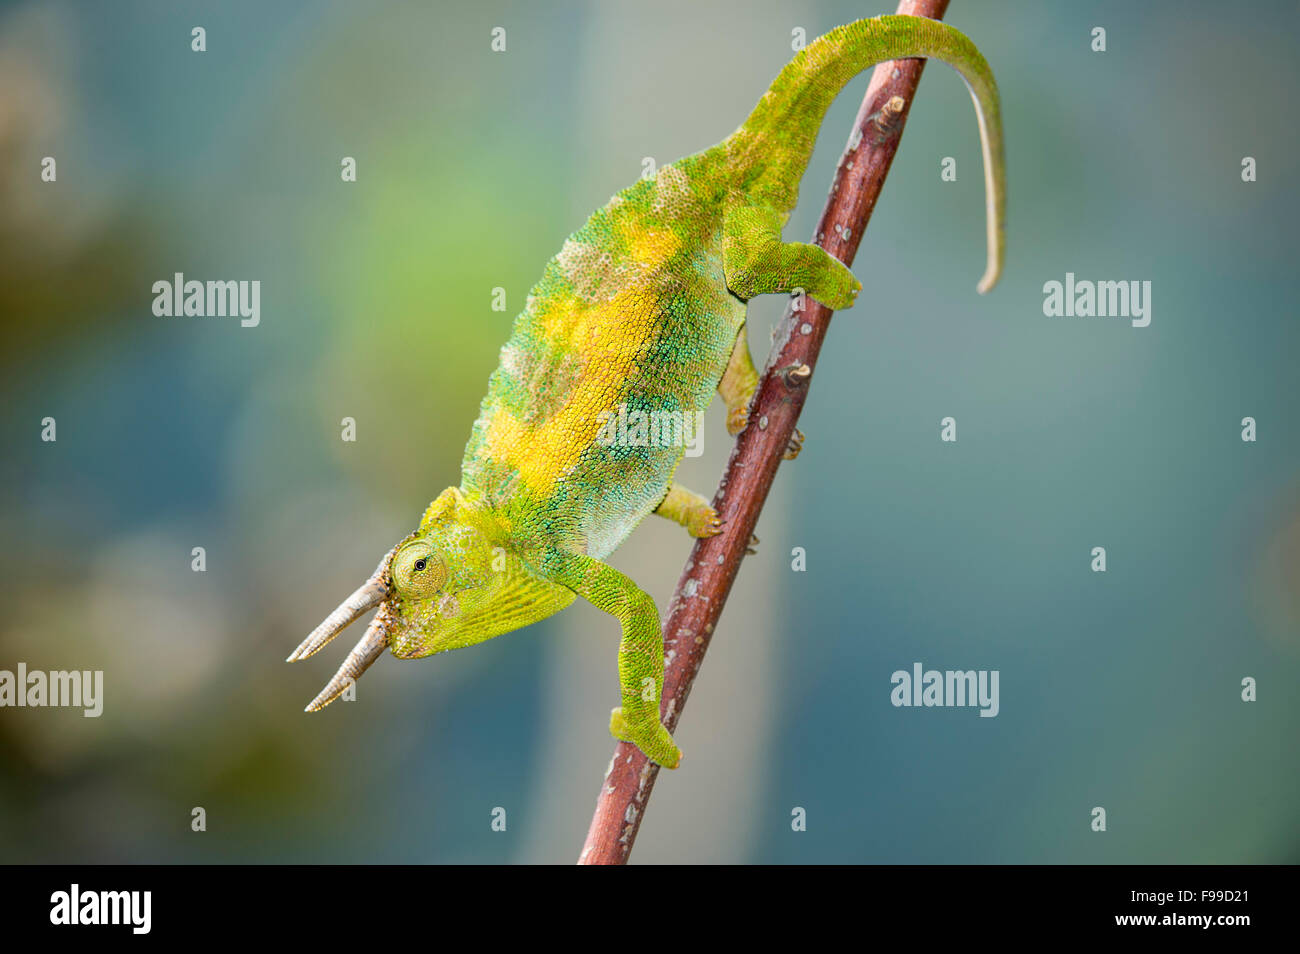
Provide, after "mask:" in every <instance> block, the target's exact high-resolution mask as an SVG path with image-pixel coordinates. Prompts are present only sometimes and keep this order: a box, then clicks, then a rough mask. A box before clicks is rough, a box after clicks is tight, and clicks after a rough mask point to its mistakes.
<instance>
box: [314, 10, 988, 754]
mask: <svg viewBox="0 0 1300 954" xmlns="http://www.w3.org/2000/svg"><path fill="white" fill-rule="evenodd" d="M914 56H922V57H932V58H935V59H938V60H941V61H943V62H946V63H949V64H951V65H952V66H953V67H955V68H956V69H957V71H958V72H959V73H961V75H962V76H963V77H964V78H965V79H966V81H967V84H968V86H969V87H970V89H971V93H972V97H973V98H974V100H975V105H976V111H977V114H978V116H979V120H980V134H981V142H982V144H983V148H984V163H985V177H986V184H987V191H988V218H989V260H988V270H987V272H986V274H985V276H984V278H983V280H982V281H981V283H980V291H985V290H987V289H988V288H989V287H991V286H992V284H993V283H994V282H995V281H996V279H997V275H998V272H999V270H1000V267H1001V260H1002V213H1003V174H1002V145H1001V124H1000V119H999V111H998V99H997V90H996V87H995V85H994V82H993V77H992V75H991V73H990V72H989V68H988V65H987V64H986V63H985V61H984V58H983V56H981V55H980V53H979V51H978V50H976V49H975V47H974V45H973V44H972V43H971V42H970V41H969V40H968V39H966V37H964V36H963V35H962V34H961V33H959V32H957V31H956V30H954V29H953V28H952V27H949V26H947V25H945V24H943V23H940V22H938V21H932V20H925V19H920V18H916V17H901V16H888V17H880V18H877V19H874V20H860V21H858V22H856V23H851V24H848V25H847V26H843V27H840V28H838V29H836V30H833V31H832V32H830V33H828V34H827V35H826V36H824V37H822V38H821V39H819V40H817V41H816V42H814V43H812V44H810V45H809V46H808V47H807V48H806V49H804V50H802V51H801V52H800V53H799V54H798V55H797V56H796V57H795V58H794V59H793V60H792V61H791V63H790V64H789V65H788V66H786V68H785V69H784V70H782V71H781V73H780V75H779V76H778V77H777V78H776V81H775V82H774V83H773V84H772V87H771V89H769V90H768V92H767V93H766V94H765V95H764V96H763V98H762V100H761V101H760V102H759V104H758V106H757V107H756V108H755V109H754V111H753V113H752V114H751V115H750V116H749V118H748V119H747V120H746V121H745V123H744V125H742V126H741V127H740V128H739V129H738V130H737V131H736V132H735V133H733V134H732V135H731V136H729V137H727V139H725V140H724V141H723V142H722V143H720V144H719V145H717V146H714V147H713V148H711V149H707V150H705V151H704V152H701V153H697V154H695V155H693V156H688V157H686V158H685V159H681V160H679V161H678V162H674V163H672V164H671V165H667V166H663V167H662V168H660V169H659V171H658V173H657V174H656V175H655V176H654V178H653V179H644V180H642V181H640V182H638V183H637V184H636V185H634V186H632V187H631V188H629V189H625V190H624V191H623V192H620V193H619V194H618V195H616V196H614V198H613V199H611V200H610V202H609V203H608V204H607V205H606V206H605V207H604V208H602V209H600V210H599V211H597V212H596V213H595V214H594V215H592V216H591V218H590V219H589V220H588V221H587V223H586V224H585V225H584V226H583V227H582V228H580V229H579V230H578V231H577V232H575V233H574V234H573V235H572V236H571V237H570V238H569V240H568V241H567V242H565V244H564V247H563V248H562V249H561V250H560V253H559V255H557V256H556V257H555V258H554V259H552V260H551V261H550V262H549V263H548V264H547V266H546V269H545V271H544V273H543V275H542V279H541V281H540V282H538V284H537V285H536V287H534V288H533V290H532V293H531V294H530V295H529V297H528V301H527V304H526V305H525V307H524V310H523V312H522V314H520V315H519V317H518V319H517V320H516V322H515V327H514V333H513V334H512V335H511V336H510V340H509V341H507V342H506V344H505V346H504V347H503V348H502V349H501V363H500V366H499V367H498V368H497V370H496V371H495V373H493V375H492V378H491V381H490V382H489V387H488V393H487V396H486V397H485V398H484V400H483V404H482V409H481V412H480V414H479V417H478V420H477V421H476V422H475V423H474V428H473V432H472V434H471V436H470V440H469V444H468V446H467V447H466V449H465V459H464V462H463V465H462V482H461V486H460V487H459V488H454V487H453V488H449V489H448V490H446V491H445V492H443V493H442V494H441V495H440V496H439V497H438V498H437V499H436V500H435V501H434V502H433V503H432V504H431V505H430V506H429V508H428V510H427V511H426V512H425V514H424V518H423V519H422V520H421V521H420V526H419V528H418V529H417V530H416V531H415V532H414V533H413V534H412V535H411V536H410V537H408V538H407V539H406V540H404V541H403V542H402V543H401V544H399V545H398V547H396V548H394V551H392V552H390V554H389V555H388V556H387V557H386V558H385V560H384V561H383V562H382V563H381V564H380V566H379V568H378V569H377V570H376V573H375V575H374V576H373V577H372V578H371V580H370V581H369V582H368V583H367V585H366V586H365V587H363V588H362V590H359V591H358V593H357V594H356V595H354V597H352V598H351V600H350V602H349V603H345V604H344V606H342V607H340V609H339V610H338V611H336V613H335V614H334V615H333V616H331V618H330V619H329V620H327V621H326V623H325V624H322V626H321V627H319V628H318V630H317V632H316V633H313V634H312V636H310V637H308V640H307V642H305V643H304V644H303V646H302V647H301V648H300V649H299V651H298V652H297V653H295V655H294V656H293V657H290V658H291V659H293V658H302V657H303V656H306V655H310V654H311V653H312V652H315V651H316V650H317V649H319V648H320V646H322V645H324V643H325V642H327V641H328V640H329V639H330V638H332V636H333V635H334V634H335V633H336V632H337V631H338V630H339V629H341V628H342V626H343V625H346V623H347V622H350V621H351V619H353V618H355V617H356V616H357V615H359V614H360V612H363V611H364V609H366V608H369V607H371V606H374V605H378V606H379V610H380V611H379V613H378V614H377V616H376V618H375V621H374V622H373V623H372V624H371V627H370V630H369V631H368V632H367V635H366V637H365V638H363V640H362V642H361V643H360V644H358V646H357V648H356V650H354V651H353V654H352V655H351V656H350V657H349V659H348V662H347V663H345V665H344V667H343V669H342V670H340V673H339V675H338V676H336V677H335V680H334V682H332V683H331V684H330V686H328V687H326V690H325V691H324V692H322V693H321V695H320V696H319V697H318V698H317V699H316V701H315V702H314V703H313V704H312V706H310V707H309V709H317V708H320V707H321V706H323V705H325V704H327V703H328V702H329V701H331V700H332V699H333V698H335V697H336V696H337V695H338V694H339V693H341V692H342V691H343V689H345V688H346V687H347V685H348V684H350V682H351V681H352V680H353V679H355V677H356V676H357V675H359V674H360V672H361V671H363V670H364V669H365V667H366V666H368V665H369V664H370V662H371V661H372V660H373V659H374V658H375V657H376V656H377V655H378V654H379V653H380V652H382V650H383V649H384V648H385V647H387V648H389V649H391V651H392V653H393V655H394V656H397V657H399V658H403V659H413V658H418V657H422V656H427V655H430V654H432V653H437V652H443V651H445V650H448V649H456V648H459V647H461V646H468V645H472V644H474V643H478V642H482V641H483V640H485V639H489V638H491V637H493V636H497V635H500V634H501V633H504V632H508V631H510V630H513V629H517V628H519V627H521V626H524V625H527V624H528V623H532V622H535V621H537V620H539V619H543V618H545V617H547V616H550V615H552V614H553V613H555V612H558V611H559V610H560V609H563V608H564V607H565V606H567V605H568V604H569V603H570V602H572V601H573V599H574V598H575V596H582V597H584V598H585V599H587V600H589V601H590V602H591V603H592V604H594V605H595V606H597V607H599V608H600V609H602V610H604V611H605V612H607V613H610V614H611V615H613V616H615V617H616V618H617V619H618V620H619V622H620V623H621V624H622V629H623V639H622V642H621V644H620V646H619V653H618V668H619V681H620V684H621V686H622V703H623V704H622V706H621V707H620V708H618V709H615V710H614V712H613V714H612V717H611V720H610V729H611V732H612V733H613V734H614V735H615V736H616V737H618V738H620V739H624V740H626V741H629V742H633V743H634V744H636V745H637V746H638V747H639V748H640V749H641V750H642V751H643V752H644V753H645V754H646V755H647V756H648V757H649V758H651V759H653V760H654V761H655V762H658V763H659V764H661V765H663V766H666V767H668V768H674V767H676V765H677V764H678V761H679V759H680V758H681V752H680V750H679V749H678V748H677V746H676V745H675V744H674V743H673V740H672V738H671V737H670V736H669V734H668V731H667V729H665V728H664V726H663V725H662V723H661V721H660V714H659V708H660V693H661V690H662V687H663V666H664V660H663V642H662V638H661V635H660V629H659V615H658V612H657V611H656V608H655V604H654V601H653V600H652V599H651V598H650V597H649V596H648V595H647V594H646V593H645V592H643V591H642V590H641V589H640V588H638V587H637V585H636V584H635V583H633V582H632V580H630V579H629V578H628V577H626V576H624V575H623V574H622V573H620V572H619V571H618V570H616V569H614V568H613V567H611V566H609V565H608V564H606V563H604V562H602V561H603V560H604V558H605V557H606V556H607V555H608V554H609V553H611V552H612V551H613V550H614V549H615V548H616V547H618V545H619V544H620V543H622V541H623V540H624V539H625V538H626V537H627V535H628V534H629V533H630V532H631V531H632V529H633V528H634V527H636V525H637V524H638V523H640V521H641V520H642V519H643V518H644V517H645V516H646V515H647V514H649V513H651V512H656V511H657V512H659V513H660V514H662V515H664V516H666V517H668V518H670V519H673V520H676V521H677V522H679V523H681V524H682V525H684V526H685V527H687V529H688V530H689V531H690V532H691V533H692V534H693V535H695V536H709V535H712V534H714V533H717V532H719V531H720V526H719V523H718V519H717V514H716V513H715V512H714V511H713V510H712V508H711V507H710V506H709V505H708V503H707V502H706V501H705V500H704V499H703V498H702V497H700V496H699V495H698V494H694V493H692V492H690V491H688V490H685V489H684V488H681V487H678V486H675V485H674V484H673V483H672V477H673V473H674V471H675V470H676V467H677V464H678V462H679V461H680V460H681V458H682V455H683V448H682V446H681V445H680V444H675V443H671V442H669V443H665V442H664V441H662V440H661V441H659V442H658V443H657V444H655V443H653V442H650V443H649V446H624V444H620V443H618V442H615V443H612V444H611V443H610V441H609V439H608V432H606V431H603V430H602V428H603V427H604V425H605V423H606V420H607V419H606V417H605V416H603V415H602V412H605V413H606V414H608V413H615V414H617V413H618V409H619V407H620V406H624V407H626V409H627V410H628V413H631V412H634V411H637V410H640V411H644V412H646V413H647V414H649V413H652V412H657V413H659V414H663V413H665V412H669V413H675V414H681V415H686V416H687V417H688V419H689V420H698V419H699V415H700V414H702V413H703V411H704V410H705V408H706V407H707V406H708V404H709V402H710V400H711V399H712V396H713V394H714V392H715V390H716V391H720V392H721V393H722V395H723V397H724V399H725V400H726V402H727V405H728V410H729V415H728V429H729V430H730V431H732V433H737V432H739V430H740V429H742V428H743V426H744V423H745V414H746V408H747V407H748V404H749V400H750V398H751V397H752V395H753V391H754V388H755V386H756V384H757V381H758V375H757V373H756V371H755V370H754V367H753V363H752V361H751V360H750V357H749V349H748V345H747V344H746V341H745V336H744V323H745V308H746V302H747V301H748V300H749V299H750V298H753V297H754V296H755V295H762V294H777V293H788V292H790V291H792V290H794V289H796V288H802V289H803V290H805V291H806V292H807V293H808V294H810V295H812V296H813V297H814V298H816V299H818V300H819V301H821V302H822V303H824V304H825V305H827V306H829V307H831V308H834V309H842V308H847V307H849V306H850V305H852V304H853V301H854V298H855V296H856V295H857V293H858V291H859V290H860V288H861V286H860V285H859V283H858V282H857V281H856V280H855V279H854V277H853V275H852V274H851V273H850V272H849V270H848V269H847V268H846V267H845V266H844V265H843V264H841V263H840V262H838V261H836V260H835V259H834V258H832V257H831V256H830V255H829V254H827V253H826V252H825V251H823V250H822V249H821V248H818V247H817V246H814V245H806V244H803V243H797V242H794V243H788V242H783V241H782V239H781V229H782V226H783V225H784V224H785V222H786V220H787V218H788V217H789V214H790V212H791V210H792V209H793V208H794V205H795V201H796V199H797V195H798V188H799V181H800V179H801V178H802V176H803V172H804V169H805V167H806V166H807V163H808V160H809V157H810V156H811V154H812V149H813V144H814V142H815V140H816V137H817V132H818V129H819V127H820V125H821V122H822V118H823V117H824V116H825V114H826V110H827V108H828V107H829V106H830V103H831V101H832V100H833V99H834V98H835V96H836V94H838V93H839V91H840V90H841V89H842V88H843V87H844V85H845V84H846V83H848V81H849V80H850V79H852V78H853V77H854V76H855V75H857V74H858V73H859V72H861V71H862V70H864V69H866V68H868V67H870V66H872V65H874V64H876V63H879V62H882V61H885V60H892V59H898V58H901V57H914ZM633 420H635V418H633ZM625 443H626V444H646V443H647V442H644V441H638V440H636V439H635V436H634V438H633V439H632V440H630V441H627V442H625Z"/></svg>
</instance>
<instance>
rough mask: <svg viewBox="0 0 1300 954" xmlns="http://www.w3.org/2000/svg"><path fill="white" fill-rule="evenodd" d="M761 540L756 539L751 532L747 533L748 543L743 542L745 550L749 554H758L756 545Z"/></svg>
mask: <svg viewBox="0 0 1300 954" xmlns="http://www.w3.org/2000/svg"><path fill="white" fill-rule="evenodd" d="M762 542H763V541H762V540H760V539H758V537H757V536H755V535H754V534H752V533H751V534H750V535H749V543H747V544H745V552H746V553H748V554H749V555H750V556H756V555H757V554H758V545H759V544H760V543H762Z"/></svg>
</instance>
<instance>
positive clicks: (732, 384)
mask: <svg viewBox="0 0 1300 954" xmlns="http://www.w3.org/2000/svg"><path fill="white" fill-rule="evenodd" d="M757 390H758V369H757V368H755V367H754V359H753V358H751V357H750V356H749V336H748V335H747V334H745V326H744V325H741V327H740V331H738V332H737V333H736V344H735V347H733V348H732V349H731V359H730V360H729V361H728V362H727V370H726V371H725V372H723V375H722V380H721V381H719V382H718V393H719V394H720V395H722V400H723V401H725V402H726V404H727V433H728V434H730V435H731V436H732V437H735V436H736V435H737V434H739V433H740V432H741V431H743V430H744V429H745V423H746V421H748V419H749V402H750V400H752V399H753V397H754V392H755V391H757Z"/></svg>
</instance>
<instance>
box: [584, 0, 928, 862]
mask: <svg viewBox="0 0 1300 954" xmlns="http://www.w3.org/2000/svg"><path fill="white" fill-rule="evenodd" d="M947 7H948V0H902V2H900V3H899V5H898V12H899V13H907V14H912V15H914V16H925V17H931V18H932V19H936V20H937V19H941V18H942V17H943V14H944V11H945V10H946V9H947ZM924 66H925V61H924V60H919V59H911V60H895V61H893V62H890V63H882V64H880V65H879V66H877V67H876V69H875V72H874V73H873V74H872V77H871V85H870V86H869V87H868V88H867V95H866V98H865V99H864V100H863V101H862V108H861V109H860V110H859V111H858V117H857V120H856V121H855V122H854V125H853V133H852V135H851V136H850V137H849V144H848V147H847V148H846V150H845V152H844V156H843V157H842V158H841V159H840V164H839V168H838V169H837V170H836V173H835V181H834V185H833V186H832V187H831V193H830V197H829V198H828V199H827V201H826V208H825V209H824V210H823V212H822V216H821V220H820V221H819V222H818V223H817V234H816V237H815V240H816V242H817V244H818V245H820V246H821V247H822V248H824V249H826V250H827V251H828V252H830V253H831V254H832V255H834V256H835V257H836V258H838V259H839V260H840V261H842V262H845V263H846V264H852V262H853V257H854V256H855V255H856V254H857V251H858V243H859V242H861V241H862V233H863V232H864V231H865V229H866V225H867V221H868V219H870V218H871V210H872V209H873V208H874V207H875V204H876V199H877V197H878V196H879V195H880V189H881V186H882V185H883V184H884V181H885V175H886V174H887V173H888V172H889V166H890V164H891V163H892V162H893V160H894V153H895V152H897V151H898V141H899V137H900V136H901V135H902V132H903V126H904V124H905V123H906V121H907V114H908V111H909V110H910V109H911V106H912V99H913V97H914V96H915V94H916V86H917V83H919V82H920V80H921V71H922V69H923V68H924ZM870 300H871V294H870V289H866V290H864V292H863V294H862V295H861V296H860V297H859V299H858V304H859V305H862V304H864V303H867V302H869V301H870ZM797 304H798V301H797V300H792V302H791V305H790V307H788V308H787V309H786V312H785V316H784V317H783V318H782V319H781V322H780V324H779V325H778V326H777V332H776V336H775V342H774V344H773V345H772V351H771V353H770V354H769V355H768V359H767V367H766V369H765V371H764V373H763V380H762V382H761V383H760V385H759V389H758V393H757V394H756V395H755V397H754V402H753V404H752V405H751V407H750V414H749V426H748V427H746V428H745V430H744V431H743V432H742V433H741V435H740V437H739V438H738V439H737V441H736V445H735V447H734V448H733V449H732V452H731V459H730V461H728V463H727V470H726V472H725V473H724V474H723V476H722V483H721V484H720V485H719V487H718V493H717V496H716V497H715V498H714V500H713V506H714V507H715V508H716V509H717V511H718V513H719V514H720V515H721V516H722V518H723V520H724V521H725V526H726V530H725V531H724V532H723V533H722V534H721V535H719V536H716V537H711V538H708V539H703V540H699V541H697V542H696V544H695V547H694V549H693V550H692V551H691V557H690V560H688V561H687V563H686V568H685V569H684V570H683V571H682V576H681V579H680V580H678V581H677V589H676V591H675V592H674V593H673V599H672V603H671V604H670V605H669V609H668V617H667V619H666V620H665V621H664V646H665V650H666V654H667V660H668V661H667V664H666V668H665V672H664V685H663V705H664V724H665V725H666V726H667V727H668V729H669V730H670V731H671V730H672V729H673V728H675V727H676V725H677V720H678V719H679V718H680V717H681V713H682V707H683V706H684V705H685V704H686V697H687V696H688V695H689V694H690V691H691V685H692V684H693V683H694V682H695V676H696V674H697V673H698V672H699V670H700V664H701V663H702V662H703V661H704V653H705V652H706V651H707V650H708V648H709V641H710V639H711V638H712V636H713V630H714V627H715V626H716V625H717V622H718V617H719V616H720V615H721V614H722V607H723V605H724V604H725V603H726V601H727V595H728V594H729V593H730V592H731V584H732V583H733V582H735V579H736V573H737V572H738V571H739V569H740V561H741V560H742V559H743V558H744V556H745V550H746V547H747V546H748V543H749V539H750V535H751V534H752V533H753V532H754V527H755V526H756V525H757V523H758V517H759V513H760V511H761V510H762V509H763V503H764V501H765V500H766V499H767V493H768V490H769V489H770V488H771V486H772V480H773V478H774V477H775V476H776V471H777V467H778V466H780V463H781V459H782V455H783V454H784V452H785V450H786V447H787V445H788V444H789V441H790V438H791V436H792V435H793V434H794V432H795V424H796V422H797V421H798V420H799V412H800V411H801V410H802V409H803V403H804V400H805V398H806V397H807V395H808V384H809V381H810V379H811V377H812V372H813V369H814V368H816V366H817V355H818V352H820V351H821V346H822V341H823V339H824V338H825V337H826V329H827V327H828V326H829V324H830V320H831V311H830V309H829V308H826V307H824V306H823V305H821V304H820V303H819V302H816V301H813V300H812V299H810V298H804V299H803V309H802V310H798V308H797V307H796V306H797ZM685 764H686V765H689V764H690V763H689V762H686V763H685ZM686 771H690V769H689V768H688V769H686ZM658 774H659V766H657V765H655V764H654V763H653V762H650V761H649V760H648V759H646V757H645V756H644V755H642V754H641V752H640V751H639V750H638V749H637V748H636V746H634V745H631V744H629V743H627V742H620V743H619V744H618V747H617V748H616V749H615V751H614V758H613V760H612V761H611V762H610V769H609V773H608V774H607V775H606V777H605V780H604V782H603V784H602V785H601V790H600V796H599V798H598V799H597V802H596V813H595V815H594V816H593V817H592V819H591V829H590V830H589V831H588V832H587V842H586V844H585V845H584V846H583V849H582V854H581V856H580V857H579V858H578V863H579V864H589V865H590V864H623V863H625V862H626V861H627V859H628V855H629V854H631V852H632V845H633V844H634V843H635V841H636V835H637V831H638V830H639V829H640V827H641V819H642V818H644V817H645V810H646V805H647V803H648V802H649V800H650V793H651V791H653V790H654V784H655V779H656V777H657V776H658Z"/></svg>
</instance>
